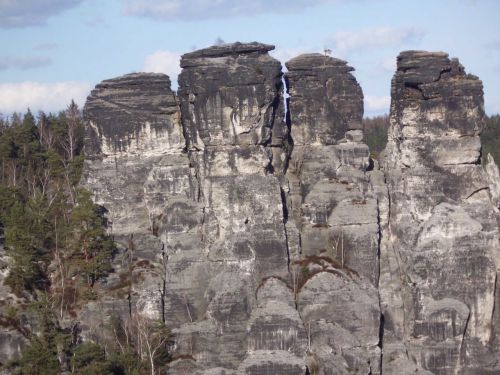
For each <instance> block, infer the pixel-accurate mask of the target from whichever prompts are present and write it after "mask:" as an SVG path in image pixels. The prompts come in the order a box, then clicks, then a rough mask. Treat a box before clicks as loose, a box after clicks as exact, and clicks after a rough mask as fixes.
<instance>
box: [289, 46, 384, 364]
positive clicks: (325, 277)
mask: <svg viewBox="0 0 500 375" xmlns="http://www.w3.org/2000/svg"><path fill="white" fill-rule="evenodd" d="M286 66H287V68H288V73H287V74H286V80H287V82H288V90H289V94H290V100H289V104H288V109H289V114H290V123H291V136H292V140H293V151H292V153H291V158H290V162H289V168H288V171H287V177H288V181H289V183H288V185H287V192H288V194H289V202H288V209H289V212H291V222H290V223H289V225H288V228H289V231H290V232H291V231H297V232H298V234H299V238H300V249H299V254H297V255H296V257H297V258H296V259H293V261H292V266H291V272H292V276H293V277H296V278H298V279H299V284H300V285H302V284H303V285H302V286H301V288H300V290H299V293H298V308H299V312H300V314H301V316H302V319H303V321H304V322H305V324H306V326H307V328H308V330H309V333H310V347H309V354H310V357H312V360H311V362H315V363H316V367H317V368H318V373H320V374H327V373H328V371H331V369H335V371H334V373H347V372H351V373H359V374H366V373H370V372H371V373H372V374H378V373H379V372H380V348H379V347H378V344H379V326H380V310H379V300H378V293H377V286H378V268H379V267H378V240H379V225H378V212H377V194H376V191H375V189H374V187H373V186H372V182H371V179H372V178H371V172H369V170H370V169H372V164H371V161H370V158H369V150H368V146H367V145H366V144H365V143H363V131H362V130H361V129H360V128H361V120H362V117H363V93H362V91H361V88H360V86H359V85H358V83H357V82H356V79H355V78H354V76H353V75H352V74H351V71H352V70H353V68H351V67H350V66H348V65H347V63H346V62H345V61H342V60H338V59H335V58H332V57H326V56H323V55H320V54H307V55H301V56H298V57H296V58H294V59H292V60H290V61H289V62H287V64H286ZM290 240H291V242H292V241H296V240H295V239H294V238H293V237H292V238H290ZM293 245H294V244H293V243H291V244H290V245H289V247H292V246H293ZM304 273H305V274H304ZM309 273H310V275H309ZM295 274H296V275H297V276H295ZM311 366H312V363H311Z"/></svg>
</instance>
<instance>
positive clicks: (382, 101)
mask: <svg viewBox="0 0 500 375" xmlns="http://www.w3.org/2000/svg"><path fill="white" fill-rule="evenodd" d="M390 106H391V97H390V96H389V95H386V96H373V95H366V96H365V110H366V112H367V113H369V114H374V113H377V114H379V113H389V107H390Z"/></svg>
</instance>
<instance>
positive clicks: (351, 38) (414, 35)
mask: <svg viewBox="0 0 500 375" xmlns="http://www.w3.org/2000/svg"><path fill="white" fill-rule="evenodd" d="M424 34H425V33H424V32H423V31H422V30H420V29H417V28H394V27H377V28H373V29H363V30H359V31H340V32H337V33H335V34H334V35H333V36H332V37H330V38H329V40H328V42H329V44H331V45H332V47H333V53H334V55H346V54H349V53H350V52H352V51H361V50H362V51H365V50H366V49H368V48H383V47H400V46H404V45H413V44H417V43H418V42H419V41H420V40H421V39H422V37H423V36H424Z"/></svg>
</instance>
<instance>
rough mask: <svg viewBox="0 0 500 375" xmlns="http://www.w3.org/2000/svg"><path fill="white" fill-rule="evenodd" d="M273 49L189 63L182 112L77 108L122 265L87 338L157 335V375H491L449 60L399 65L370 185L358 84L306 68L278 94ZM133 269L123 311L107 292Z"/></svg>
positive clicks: (117, 103) (489, 211)
mask: <svg viewBox="0 0 500 375" xmlns="http://www.w3.org/2000/svg"><path fill="white" fill-rule="evenodd" d="M273 48H274V47H273V46H270V45H265V44H261V43H234V44H228V45H221V46H214V47H210V48H207V49H203V50H199V51H194V52H191V53H187V54H185V55H184V56H183V57H182V60H181V66H182V73H181V75H180V77H179V90H178V94H176V93H174V92H172V91H171V90H170V88H169V87H170V80H169V78H168V77H166V76H165V75H159V74H142V73H141V74H132V75H127V76H123V77H118V78H116V79H112V80H107V81H104V82H103V83H101V84H99V85H97V86H96V88H95V90H93V91H92V93H91V95H90V96H89V98H88V100H87V104H86V107H85V118H86V123H87V141H86V153H87V161H86V168H85V173H84V179H83V184H84V186H86V187H87V188H89V190H90V191H91V192H92V193H93V194H94V199H95V201H96V202H97V203H99V204H101V205H103V206H105V207H106V209H107V210H108V212H109V214H108V215H109V220H110V222H111V223H112V227H111V229H110V230H112V233H113V234H114V236H115V240H116V241H117V243H118V245H119V249H120V253H119V255H118V257H117V258H116V260H115V263H116V265H115V274H112V275H111V276H110V277H109V279H108V280H107V281H106V282H105V283H103V285H102V288H103V289H104V290H108V291H109V292H108V293H107V294H106V297H105V298H104V299H103V300H102V301H100V302H99V303H95V304H89V306H87V307H86V308H84V309H83V310H82V311H81V312H80V315H79V319H81V320H82V321H83V322H84V327H92V324H93V322H95V321H96V320H98V319H101V320H102V316H101V315H104V320H105V319H107V318H109V317H110V316H111V315H112V314H118V315H120V316H127V315H129V314H130V313H132V314H142V315H147V316H149V317H151V318H154V319H158V318H160V317H161V318H162V319H164V320H165V322H166V323H167V325H168V326H169V327H171V328H172V330H173V332H174V335H175V341H176V344H175V356H176V358H177V359H176V360H174V361H173V362H172V363H171V364H170V369H169V373H171V374H182V373H186V372H188V373H192V374H200V375H201V374H207V375H208V374H255V375H260V374H268V373H273V374H278V375H279V374H307V373H309V374H318V375H327V374H352V373H354V374H368V373H370V374H382V373H383V374H403V373H410V372H411V373H420V374H430V373H434V374H452V373H453V374H454V373H477V374H479V373H492V374H493V373H495V371H498V370H499V366H500V364H499V363H497V362H496V361H495V360H494V359H492V358H495V353H496V354H498V353H499V348H500V345H499V340H498V338H497V335H496V331H495V330H498V326H499V324H500V318H499V317H500V314H498V313H497V311H498V310H499V309H494V306H495V305H497V306H498V303H500V300H499V297H498V296H499V292H498V289H499V288H496V287H495V285H496V282H497V280H498V275H499V269H500V266H499V265H500V250H499V245H498V241H499V231H498V222H499V220H500V219H499V211H498V206H499V204H498V202H499V198H498V197H499V196H500V194H499V193H498V192H499V191H500V189H498V186H500V182H499V177H498V176H499V174H498V168H497V167H496V165H495V164H494V161H493V160H489V163H488V164H487V167H486V170H484V169H483V168H482V167H481V165H480V164H479V163H480V156H481V153H480V151H481V150H480V142H479V138H478V135H479V133H480V131H481V129H482V121H483V116H484V110H483V99H482V84H481V81H479V79H478V78H477V77H474V76H471V75H467V74H466V73H465V70H464V68H463V67H462V66H461V65H460V63H459V62H458V60H456V59H449V58H448V55H447V54H444V53H429V52H420V51H407V52H403V53H401V54H400V56H399V57H398V68H397V71H396V74H395V76H394V78H393V81H392V103H391V116H390V121H391V126H390V130H389V142H388V146H387V149H386V151H385V153H384V159H383V160H381V162H380V167H379V165H378V164H379V163H378V162H375V161H373V160H371V158H370V153H369V149H368V146H367V145H366V144H365V143H364V142H363V129H362V122H361V121H362V117H363V93H362V90H361V87H360V86H359V84H358V83H357V82H356V79H355V78H354V76H353V75H352V73H351V72H352V70H353V68H351V67H350V66H348V65H347V63H346V62H345V61H342V60H339V59H335V58H332V57H328V56H323V55H320V54H305V55H301V56H298V57H296V58H294V59H292V60H290V61H289V62H288V63H287V64H286V65H287V68H288V72H287V73H286V74H285V75H283V73H282V67H281V64H280V63H279V62H278V61H277V60H275V59H274V58H272V57H271V56H270V55H269V54H268V52H269V51H270V50H272V49H273ZM283 80H284V81H285V82H286V90H287V91H288V92H289V94H290V97H289V98H287V99H286V101H287V105H286V107H287V113H285V105H284V101H283V98H284V91H285V89H284V84H283ZM125 259H129V260H128V261H125ZM127 262H129V263H127ZM130 262H131V263H132V264H133V265H134V267H133V269H134V271H133V272H134V274H133V275H131V276H134V275H135V276H136V277H135V278H134V280H135V281H134V283H133V286H132V288H131V290H130V294H129V295H127V298H128V300H127V298H123V296H122V295H121V294H120V293H119V292H113V291H116V290H118V291H119V290H120V289H119V286H118V284H119V280H120V276H119V275H121V274H124V273H125V272H126V270H127V269H129V268H128V266H129V265H130ZM121 264H126V266H122V265H121ZM463 280H467V282H466V283H464V282H463ZM158 285H165V288H158ZM129 303H130V306H131V309H130V310H129V307H128V306H129ZM83 334H84V336H85V337H86V338H90V339H92V337H95V335H98V332H93V331H92V330H91V329H84V332H83ZM93 335H94V336H93ZM492 355H493V356H492ZM481 371H485V372H481Z"/></svg>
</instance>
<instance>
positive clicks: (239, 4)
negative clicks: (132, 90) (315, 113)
mask: <svg viewBox="0 0 500 375" xmlns="http://www.w3.org/2000/svg"><path fill="white" fill-rule="evenodd" d="M499 18H500V1H496V0H448V1H447V0H442V1H435V0H433V1H431V0H420V1H418V2H417V1H413V0H412V1H403V0H399V1H395V0H252V1H239V0H189V1H186V0H148V1H146V0H0V41H1V43H0V45H1V47H2V48H0V113H4V114H9V113H11V112H13V111H24V110H25V109H26V107H28V106H29V107H30V108H31V109H32V110H34V111H37V110H40V109H41V110H45V111H57V110H59V109H63V108H64V107H65V106H66V105H67V104H68V103H69V101H70V100H71V99H72V98H74V99H75V100H76V101H77V102H78V103H79V104H80V105H83V104H84V101H85V97H86V96H87V95H88V93H89V92H90V90H91V89H92V87H94V86H95V85H96V84H97V83H98V82H100V81H101V80H103V79H107V78H112V77H116V76H119V75H122V74H126V73H131V72H134V71H160V72H165V73H167V74H169V75H170V76H171V78H172V80H173V81H175V80H176V75H177V74H178V72H179V68H178V59H179V56H180V55H181V54H182V53H185V52H189V51H191V50H193V49H196V48H203V47H206V46H209V45H211V44H213V43H214V42H215V41H216V40H217V39H218V38H220V39H222V40H224V41H225V42H234V41H242V42H245V41H260V42H265V43H270V44H274V45H276V51H274V52H273V55H274V56H275V57H276V58H278V59H280V60H281V61H282V62H284V61H286V60H288V59H290V58H292V57H294V56H296V55H298V54H300V53H303V52H322V51H323V50H324V49H325V48H330V49H332V56H334V57H340V58H343V59H345V60H347V61H348V62H349V64H350V65H351V66H353V67H354V68H355V69H356V71H355V73H354V74H355V75H356V78H357V79H358V81H359V82H360V84H361V86H362V88H363V92H364V95H365V114H366V115H375V114H381V113H386V112H388V107H389V101H390V100H389V96H390V81H391V77H392V75H393V73H394V69H395V61H396V56H397V54H398V53H399V52H400V51H402V50H407V49H418V50H429V51H445V52H448V53H449V54H450V56H452V57H458V58H459V59H460V61H461V62H462V64H463V65H464V66H465V68H466V70H467V72H469V73H472V74H475V75H477V76H479V77H480V78H481V79H482V80H483V83H484V90H485V108H486V112H487V113H489V114H493V113H498V112H500V22H499Z"/></svg>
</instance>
